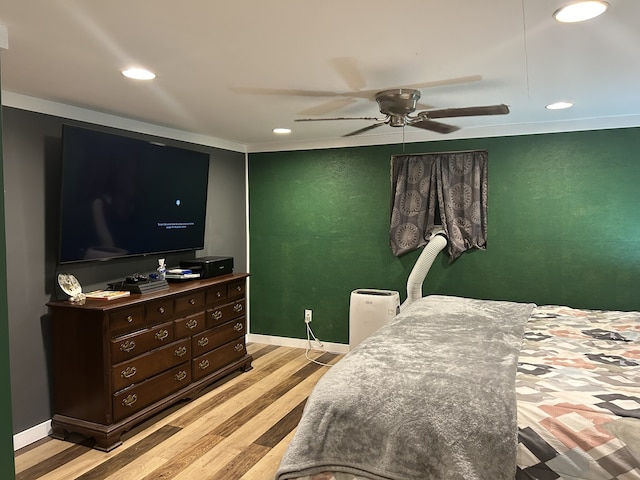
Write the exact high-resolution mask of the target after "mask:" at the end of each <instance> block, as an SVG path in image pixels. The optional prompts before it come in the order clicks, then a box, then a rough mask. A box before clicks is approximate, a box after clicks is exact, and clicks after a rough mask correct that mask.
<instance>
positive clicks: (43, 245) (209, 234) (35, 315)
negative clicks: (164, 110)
mask: <svg viewBox="0 0 640 480" xmlns="http://www.w3.org/2000/svg"><path fill="white" fill-rule="evenodd" d="M2 113H3V117H4V119H3V120H4V125H3V127H4V128H3V152H4V184H5V208H6V213H5V227H6V237H7V276H8V287H7V293H8V298H9V305H8V307H9V342H10V362H11V379H12V381H11V397H12V403H13V431H14V433H18V432H21V431H24V430H26V429H28V428H30V427H32V426H35V425H38V424H40V423H42V422H45V421H47V420H49V419H50V418H51V415H52V411H51V405H50V388H51V382H50V374H49V358H48V356H49V354H48V352H49V347H50V346H49V339H50V335H49V332H50V327H49V322H50V319H49V316H48V309H47V307H46V303H47V302H48V301H49V300H51V299H56V298H60V292H59V290H58V287H57V284H56V282H55V278H56V276H57V273H58V272H59V271H64V272H65V273H72V274H74V275H75V276H76V277H77V278H78V280H79V281H80V283H81V284H82V286H83V290H85V291H88V290H91V289H94V288H104V287H105V286H106V283H107V282H109V281H114V280H119V279H122V278H123V277H125V276H126V275H129V274H132V273H135V272H149V271H152V270H154V269H155V268H156V267H157V258H158V256H149V257H142V258H139V259H135V260H111V261H109V262H100V263H89V264H77V265H73V266H65V267H64V268H63V269H62V270H60V269H59V268H58V266H57V264H56V259H57V246H58V213H59V207H58V204H59V194H60V190H59V187H60V169H61V131H62V124H63V123H69V124H74V125H85V126H90V127H91V128H97V129H101V130H105V131H113V132H115V133H123V132H121V131H118V130H113V129H108V128H105V127H99V126H96V125H87V124H83V123H82V122H78V121H73V120H67V119H63V118H59V117H55V116H50V115H43V114H39V113H34V112H29V111H25V110H20V109H15V108H9V107H4V108H3V109H2ZM130 134H131V135H133V136H136V137H139V138H149V137H148V136H144V135H141V134H133V133H130ZM162 141H163V142H164V143H166V144H169V145H176V146H188V147H190V148H194V149H197V150H200V151H205V152H208V153H210V158H211V160H210V164H209V193H208V207H207V226H206V240H205V244H206V248H205V250H203V251H200V252H196V254H195V255H196V256H204V255H229V256H233V257H234V261H235V268H234V270H235V271H237V272H240V271H246V269H247V260H246V249H247V238H246V193H245V162H244V154H243V153H239V152H231V151H227V150H222V149H217V148H213V147H207V146H197V145H186V144H185V143H183V142H179V141H175V140H170V139H162ZM170 181H171V179H170V178H168V179H167V182H170ZM193 256H194V254H193V253H191V254H184V253H183V254H180V255H178V254H170V255H167V262H168V264H169V265H170V266H172V265H177V263H178V262H179V260H180V259H182V258H189V257H193Z"/></svg>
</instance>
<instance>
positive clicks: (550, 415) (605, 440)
mask: <svg viewBox="0 0 640 480" xmlns="http://www.w3.org/2000/svg"><path fill="white" fill-rule="evenodd" d="M516 393H517V397H518V425H519V440H520V444H519V452H518V465H519V470H518V474H517V476H516V478H517V479H518V480H520V479H523V480H524V479H527V480H529V479H540V480H547V479H549V480H551V479H566V480H571V479H581V480H591V479H593V480H609V479H621V480H622V479H624V480H627V479H629V480H630V479H636V480H637V479H640V313H639V312H615V311H594V310H576V309H571V308H568V307H553V306H546V307H537V308H536V309H535V310H534V312H533V314H532V316H531V319H530V320H529V322H528V323H527V331H526V333H525V339H524V342H523V345H522V349H521V351H520V357H519V369H518V375H517V376H516Z"/></svg>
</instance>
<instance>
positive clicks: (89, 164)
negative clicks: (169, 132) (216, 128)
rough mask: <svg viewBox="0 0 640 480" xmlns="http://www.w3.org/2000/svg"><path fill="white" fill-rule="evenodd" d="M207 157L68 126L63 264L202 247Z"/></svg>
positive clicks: (64, 148) (64, 144) (65, 132)
mask: <svg viewBox="0 0 640 480" xmlns="http://www.w3.org/2000/svg"><path fill="white" fill-rule="evenodd" d="M208 172H209V155H208V154H206V153H202V152H197V151H193V150H188V149H184V148H177V147H173V146H165V145H163V144H161V143H156V142H149V141H145V140H140V139H135V138H130V137H127V136H123V135H114V134H111V133H104V132H100V131H97V130H90V129H86V128H80V127H75V126H71V125H64V126H63V133H62V190H61V196H62V201H61V212H60V220H61V221H60V258H59V261H60V263H70V262H81V261H90V260H106V259H110V258H120V257H127V256H131V255H148V254H156V253H157V254H163V253H168V252H176V251H187V250H199V249H202V248H204V229H205V216H206V205H207V182H208Z"/></svg>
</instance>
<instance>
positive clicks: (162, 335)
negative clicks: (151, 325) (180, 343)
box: [156, 328, 169, 341]
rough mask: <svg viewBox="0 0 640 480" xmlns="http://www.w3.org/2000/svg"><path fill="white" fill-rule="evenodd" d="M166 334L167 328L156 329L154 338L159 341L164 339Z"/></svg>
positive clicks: (167, 333)
mask: <svg viewBox="0 0 640 480" xmlns="http://www.w3.org/2000/svg"><path fill="white" fill-rule="evenodd" d="M168 336H169V330H165V329H164V328H163V329H162V330H158V332H157V333H156V339H157V340H160V341H162V340H164V339H165V338H167V337H168Z"/></svg>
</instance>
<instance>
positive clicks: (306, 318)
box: [304, 308, 313, 323]
mask: <svg viewBox="0 0 640 480" xmlns="http://www.w3.org/2000/svg"><path fill="white" fill-rule="evenodd" d="M312 315H313V312H312V311H311V310H309V309H308V308H305V310H304V323H311V317H312Z"/></svg>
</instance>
